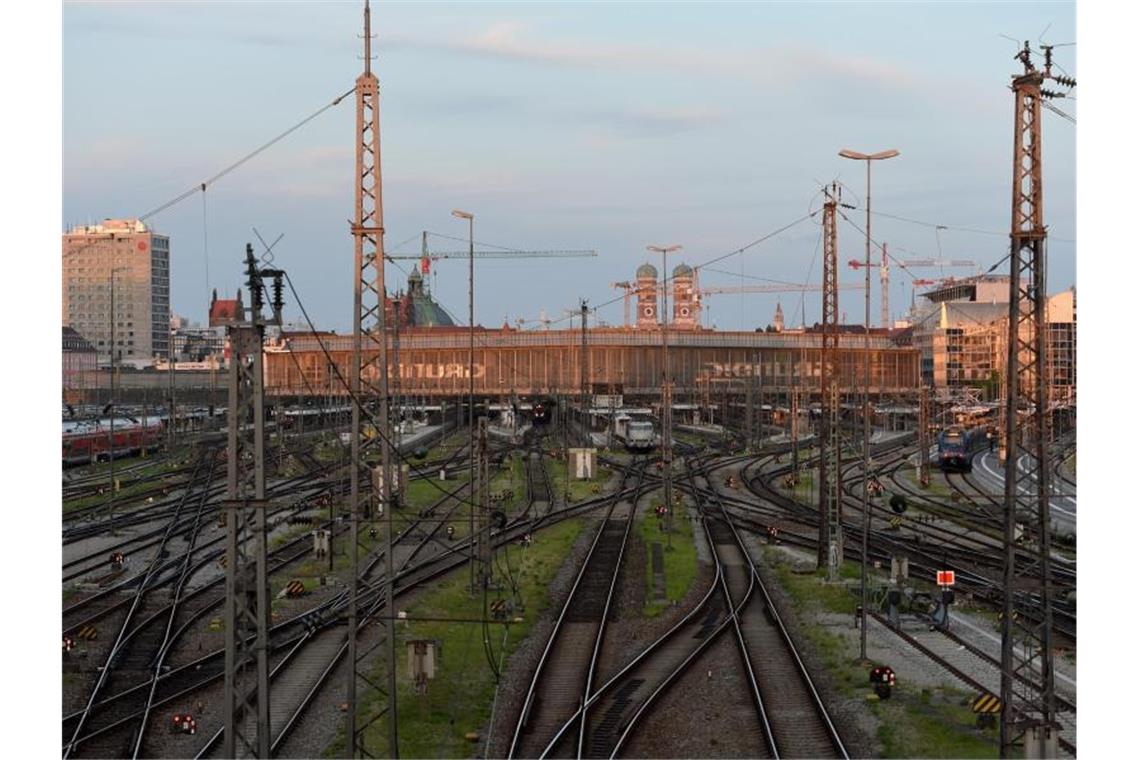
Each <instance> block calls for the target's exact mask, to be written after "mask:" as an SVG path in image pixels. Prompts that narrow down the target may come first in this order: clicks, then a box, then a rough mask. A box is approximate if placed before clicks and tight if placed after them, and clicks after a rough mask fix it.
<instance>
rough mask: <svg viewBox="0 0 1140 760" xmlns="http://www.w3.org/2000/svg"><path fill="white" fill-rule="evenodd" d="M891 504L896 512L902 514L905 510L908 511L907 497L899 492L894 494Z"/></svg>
mask: <svg viewBox="0 0 1140 760" xmlns="http://www.w3.org/2000/svg"><path fill="white" fill-rule="evenodd" d="M890 505H891V509H892V510H894V512H895V514H899V515H901V514H902V513H903V512H906V506H907V504H906V497H905V496H903V495H902V494H899V493H896V494H892V495H891V500H890Z"/></svg>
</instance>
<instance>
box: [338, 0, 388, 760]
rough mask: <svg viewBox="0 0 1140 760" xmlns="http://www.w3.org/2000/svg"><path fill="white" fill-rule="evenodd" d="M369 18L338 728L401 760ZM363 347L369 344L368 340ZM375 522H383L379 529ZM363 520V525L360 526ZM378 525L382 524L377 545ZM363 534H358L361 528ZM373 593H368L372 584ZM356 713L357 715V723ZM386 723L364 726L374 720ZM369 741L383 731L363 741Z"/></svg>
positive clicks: (362, 751) (359, 109) (353, 743)
mask: <svg viewBox="0 0 1140 760" xmlns="http://www.w3.org/2000/svg"><path fill="white" fill-rule="evenodd" d="M371 56H372V14H371V9H370V8H369V5H368V0H365V2H364V73H363V74H361V75H360V76H359V77H357V78H356V132H355V140H356V213H355V216H354V217H353V222H352V237H353V248H354V251H353V255H354V261H355V264H354V267H353V288H352V290H353V325H352V372H351V374H350V376H349V383H350V390H351V392H352V396H353V405H352V467H351V468H350V469H351V479H350V485H349V499H350V501H349V509H350V513H351V530H352V540H351V542H350V543H351V550H350V563H351V571H350V572H351V573H352V576H351V578H350V588H349V601H348V662H349V668H348V684H347V694H346V700H345V701H346V702H347V703H348V719H347V726H346V731H345V737H346V745H347V748H348V754H349V756H350V757H385V756H386V757H390V758H395V757H398V756H399V751H398V750H399V747H398V742H397V732H396V722H397V721H396V650H395V646H396V641H395V638H394V637H393V636H392V631H391V620H392V618H393V607H392V580H393V570H392V509H393V507H394V506H395V505H396V501H395V499H394V498H393V497H394V495H395V494H394V492H395V490H396V483H397V479H396V478H395V477H393V475H394V473H393V468H392V462H391V458H392V457H391V452H392V426H391V420H390V418H389V413H388V334H387V325H386V324H385V322H386V315H385V308H384V305H385V304H384V301H385V295H386V293H387V290H386V288H385V284H384V204H383V199H382V184H381V176H380V82H379V81H378V80H377V78H376V75H375V74H373V73H372V65H371ZM365 344H367V346H366V345H365ZM373 403H375V404H376V405H377V407H378V412H377V415H376V417H374V418H373V422H374V424H375V425H376V426H377V427H378V428H379V429H378V430H377V431H376V433H377V434H376V435H375V436H374V437H371V438H366V437H365V435H364V433H365V432H366V431H365V430H364V429H363V425H362V423H363V419H362V417H363V415H364V414H366V413H369V412H368V411H367V410H368V409H370V408H371V407H372V404H373ZM375 446H379V447H380V451H381V455H380V473H379V477H378V478H376V479H375V486H376V487H375V488H374V490H375V491H376V493H375V494H374V495H375V499H373V498H372V497H371V496H370V495H369V494H367V493H366V492H365V490H364V489H363V488H362V485H363V484H367V483H368V482H369V480H370V477H369V476H370V475H371V474H372V473H371V472H370V470H369V467H368V464H367V462H366V460H365V455H366V453H367V452H368V450H369V449H370V448H371V447H375ZM381 522H382V526H378V524H379V523H381ZM365 524H367V528H368V530H364V527H365ZM377 527H382V529H383V533H384V535H383V538H382V539H380V540H379V541H377V540H375V539H374V538H373V537H374V536H377V530H376V529H377ZM362 531H363V532H362ZM381 547H382V548H383V550H384V554H385V576H384V580H383V582H382V583H381V584H367V583H363V582H361V579H360V571H361V568H362V564H363V563H362V562H361V556H360V554H361V549H363V550H364V552H365V554H366V555H367V553H369V552H373V551H375V550H377V549H378V548H381ZM376 585H379V586H380V588H379V592H380V593H379V595H377V594H375V593H368V592H369V590H372V591H373V592H374V591H375V590H376ZM369 623H371V624H372V625H373V628H374V633H372V637H373V639H374V640H375V641H374V644H372V645H371V646H370V647H369V648H368V650H367V652H365V656H363V657H362V656H361V654H360V653H359V651H358V647H357V644H358V642H357V638H358V637H359V636H360V631H361V629H362V628H364V627H365V626H366V625H368V624H369ZM374 651H379V652H380V658H379V661H380V662H381V663H383V671H384V672H383V673H382V674H381V673H377V672H376V670H377V669H376V668H375V665H374V663H372V662H371V659H370V658H368V657H367V654H368V652H374ZM358 684H360V685H362V686H363V687H364V689H365V690H374V691H376V692H378V693H379V695H381V696H380V699H378V700H376V703H377V705H378V714H376V715H372V716H368V717H367V718H365V716H364V715H363V714H361V712H360V710H361V706H362V705H364V704H368V703H370V702H373V700H372V699H369V698H368V697H366V696H365V697H362V696H360V695H358V694H357V685H358ZM358 718H359V719H360V720H359V721H358ZM380 721H383V722H382V723H381V725H382V726H383V727H384V728H385V729H386V730H382V731H379V732H373V731H369V730H368V729H369V728H370V727H371V726H372V724H373V723H376V722H380ZM373 737H383V739H386V740H387V741H383V739H381V740H380V741H379V742H377V743H376V746H369V744H370V741H369V740H371V741H372V742H376V739H374V738H373Z"/></svg>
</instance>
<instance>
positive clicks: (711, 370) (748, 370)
mask: <svg viewBox="0 0 1140 760" xmlns="http://www.w3.org/2000/svg"><path fill="white" fill-rule="evenodd" d="M704 366H705V369H704V371H703V372H702V373H701V374H703V375H704V376H705V377H708V378H712V379H713V380H716V379H721V378H730V377H759V376H760V364H759V362H757V363H755V364H753V363H751V362H705V364H704Z"/></svg>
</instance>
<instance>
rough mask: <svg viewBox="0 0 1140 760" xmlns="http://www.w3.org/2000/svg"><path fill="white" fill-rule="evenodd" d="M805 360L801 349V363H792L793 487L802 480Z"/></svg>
mask: <svg viewBox="0 0 1140 760" xmlns="http://www.w3.org/2000/svg"><path fill="white" fill-rule="evenodd" d="M803 360H804V351H803V349H802V348H801V349H800V356H799V361H797V362H793V363H792V393H791V396H792V398H791V403H790V404H789V405H788V406H789V407H791V409H790V411H791V413H792V429H791V438H792V485H793V486H794V485H795V484H796V483H797V482H798V481H799V479H800V376H799V366H800V362H802V361H803Z"/></svg>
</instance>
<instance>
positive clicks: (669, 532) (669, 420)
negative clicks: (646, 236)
mask: <svg viewBox="0 0 1140 760" xmlns="http://www.w3.org/2000/svg"><path fill="white" fill-rule="evenodd" d="M646 248H647V249H648V250H650V251H657V252H658V253H660V254H661V297H662V299H663V300H662V309H661V461H662V469H663V470H664V475H665V542H666V543H665V550H666V551H673V373H672V371H671V368H670V367H669V289H668V283H669V278H668V276H667V275H666V272H667V271H668V270H666V269H665V254H667V253H672V252H673V251H679V250H681V246H679V245H670V246H660V245H649V246H646Z"/></svg>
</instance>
